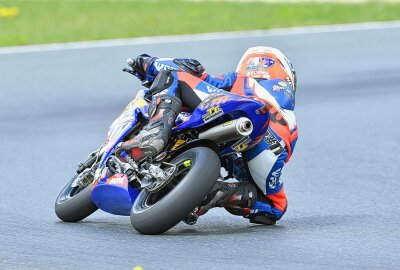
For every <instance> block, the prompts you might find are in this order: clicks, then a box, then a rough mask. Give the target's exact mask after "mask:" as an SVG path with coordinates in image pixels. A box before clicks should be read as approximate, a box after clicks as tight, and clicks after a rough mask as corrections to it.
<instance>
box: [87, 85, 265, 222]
mask: <svg viewBox="0 0 400 270" xmlns="http://www.w3.org/2000/svg"><path fill="white" fill-rule="evenodd" d="M263 106H264V104H263V103H262V102H260V101H258V100H255V99H252V98H247V97H243V96H240V95H236V94H232V93H229V92H224V93H216V94H211V95H209V96H208V97H207V98H206V99H205V100H203V102H202V103H200V105H199V106H198V107H197V108H196V109H195V110H194V111H193V112H192V114H191V115H190V117H189V118H188V119H187V120H186V121H184V122H182V123H179V124H178V123H177V124H178V125H177V126H175V127H174V129H173V130H172V133H173V134H174V133H178V132H181V131H183V130H186V129H197V128H201V127H202V126H204V125H208V124H209V123H211V122H214V121H220V118H221V117H225V118H227V120H226V121H229V120H232V119H237V118H239V117H248V118H249V119H251V121H252V123H253V127H254V128H253V132H252V133H251V134H250V135H249V136H248V137H246V138H243V139H241V140H239V142H234V143H232V144H231V145H229V146H227V147H226V148H225V149H223V150H222V151H221V152H220V153H219V155H220V156H223V155H226V154H229V153H232V152H235V151H238V152H241V151H243V150H248V149H249V148H251V147H253V146H254V145H255V144H257V143H258V142H259V141H260V140H261V139H262V137H263V135H264V134H265V132H266V130H267V128H268V121H269V114H268V112H264V113H260V112H258V110H259V109H260V108H262V107H263ZM147 110H148V104H147V102H145V100H144V99H143V98H142V97H141V96H139V94H138V96H137V97H136V98H135V100H133V101H132V102H131V103H130V104H129V105H128V106H127V107H126V109H125V110H124V112H123V113H122V114H121V115H120V117H119V118H118V119H117V120H115V121H114V123H113V124H112V125H111V127H110V131H109V135H108V138H107V143H106V144H105V146H103V148H102V150H101V153H102V158H101V161H100V166H99V169H100V170H102V173H101V175H102V176H101V177H99V179H98V180H97V181H96V183H95V184H94V185H93V188H92V193H91V199H92V201H93V202H94V203H95V204H96V205H97V206H98V207H99V208H100V209H102V210H103V211H106V212H108V213H111V214H116V215H127V216H128V215H129V214H130V210H131V206H132V204H133V202H134V201H135V199H136V197H137V195H138V191H137V190H136V189H134V188H132V187H131V186H130V185H129V184H127V183H126V184H125V180H121V179H122V177H119V178H118V179H116V180H115V181H114V180H112V179H111V181H110V178H107V175H108V173H107V170H108V169H107V168H106V161H107V159H108V158H109V157H110V156H111V154H112V153H113V151H114V149H115V147H116V146H117V145H118V144H119V143H120V142H121V141H122V140H123V139H124V137H125V136H126V135H127V134H128V133H129V132H130V131H131V130H132V129H133V128H134V127H135V126H136V124H137V123H138V119H139V114H141V115H142V116H143V117H145V118H147ZM111 177H114V179H115V176H111ZM126 182H127V181H126Z"/></svg>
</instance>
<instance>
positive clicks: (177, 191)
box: [131, 147, 221, 234]
mask: <svg viewBox="0 0 400 270" xmlns="http://www.w3.org/2000/svg"><path fill="white" fill-rule="evenodd" d="M170 163H173V164H175V165H177V166H178V172H177V174H176V176H175V178H174V179H173V180H172V181H171V182H170V183H169V184H168V185H167V186H166V187H165V188H163V189H162V190H160V191H158V192H155V193H149V192H148V191H147V190H145V189H144V190H142V191H141V192H140V194H139V195H138V197H137V198H136V200H135V202H134V203H133V206H132V210H131V223H132V226H133V227H134V228H135V229H136V230H137V231H138V232H140V233H142V234H162V233H164V232H166V231H167V230H169V229H171V228H172V227H174V226H175V225H176V224H178V223H179V222H180V221H181V220H182V219H183V218H184V217H185V216H186V215H187V214H188V213H190V212H191V211H193V209H194V208H195V207H197V206H198V205H199V204H200V203H201V202H202V200H203V199H204V197H205V196H206V195H207V193H208V192H209V191H210V189H211V188H212V187H213V185H214V184H215V182H216V181H217V179H218V176H219V173H220V169H221V163H220V160H219V157H218V155H217V154H216V153H215V152H214V151H213V150H211V149H210V148H207V147H197V148H193V149H190V150H188V151H186V152H184V153H183V154H181V155H179V156H178V157H176V158H175V159H173V160H172V161H171V162H170ZM189 165H190V166H189Z"/></svg>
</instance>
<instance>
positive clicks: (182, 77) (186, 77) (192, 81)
mask: <svg viewBox="0 0 400 270" xmlns="http://www.w3.org/2000/svg"><path fill="white" fill-rule="evenodd" d="M177 74H178V80H179V81H184V82H185V83H187V84H188V85H189V86H190V87H191V88H192V89H195V88H196V86H197V85H198V84H199V83H201V82H202V80H201V79H199V78H197V77H195V76H193V75H190V74H189V73H186V72H183V71H178V72H177Z"/></svg>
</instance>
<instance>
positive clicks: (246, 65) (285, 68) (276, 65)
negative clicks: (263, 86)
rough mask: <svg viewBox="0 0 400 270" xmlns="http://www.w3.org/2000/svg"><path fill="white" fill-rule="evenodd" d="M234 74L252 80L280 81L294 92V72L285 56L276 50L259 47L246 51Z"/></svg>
mask: <svg viewBox="0 0 400 270" xmlns="http://www.w3.org/2000/svg"><path fill="white" fill-rule="evenodd" d="M236 72H237V73H238V76H243V77H250V78H254V79H267V80H274V79H281V80H284V81H287V82H288V83H289V84H290V85H291V86H292V88H293V89H294V90H296V84H297V78H296V71H295V70H294V68H293V65H292V64H291V63H290V61H289V60H288V59H287V58H286V56H285V55H284V54H283V53H282V52H281V51H280V50H278V49H276V48H272V47H264V46H259V47H251V48H249V49H247V51H246V52H245V53H244V55H243V56H242V59H240V62H239V64H238V66H237V68H236Z"/></svg>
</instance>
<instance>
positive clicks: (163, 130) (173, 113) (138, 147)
mask: <svg viewBox="0 0 400 270" xmlns="http://www.w3.org/2000/svg"><path fill="white" fill-rule="evenodd" d="M178 89H179V83H178V80H176V78H175V77H174V76H173V74H172V73H171V72H160V73H159V74H158V76H157V77H156V79H155V80H154V82H153V84H152V86H151V88H150V91H151V92H152V101H151V103H150V105H149V109H148V115H149V122H148V123H147V125H146V126H144V127H143V129H142V130H141V131H140V133H139V134H138V135H137V136H135V137H134V138H133V139H131V140H129V141H126V142H125V143H124V144H123V146H122V148H123V149H124V150H125V151H127V152H128V153H130V154H131V156H132V157H133V158H134V159H141V158H143V157H145V156H146V157H154V156H156V155H158V154H159V153H160V152H161V151H162V150H163V149H164V148H165V146H166V144H167V142H168V138H169V135H170V133H171V129H172V127H173V126H174V124H175V120H176V117H177V116H178V114H179V113H180V110H181V107H182V102H181V100H180V98H179V96H177V91H178Z"/></svg>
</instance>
